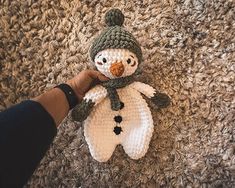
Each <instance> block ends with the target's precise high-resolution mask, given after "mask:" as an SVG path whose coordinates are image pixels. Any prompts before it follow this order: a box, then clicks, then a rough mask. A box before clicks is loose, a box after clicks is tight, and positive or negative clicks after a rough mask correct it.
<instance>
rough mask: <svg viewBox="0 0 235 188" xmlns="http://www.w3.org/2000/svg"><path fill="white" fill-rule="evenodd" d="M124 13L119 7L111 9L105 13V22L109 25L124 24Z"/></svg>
mask: <svg viewBox="0 0 235 188" xmlns="http://www.w3.org/2000/svg"><path fill="white" fill-rule="evenodd" d="M123 22H124V15H123V14H122V12H121V11H120V10H119V9H111V10H109V11H108V12H107V13H106V14H105V23H106V24H107V25H108V26H115V25H118V26H122V24H123Z"/></svg>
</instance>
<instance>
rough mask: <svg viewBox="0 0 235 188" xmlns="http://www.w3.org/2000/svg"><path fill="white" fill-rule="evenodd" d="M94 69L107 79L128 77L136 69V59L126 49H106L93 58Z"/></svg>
mask: <svg viewBox="0 0 235 188" xmlns="http://www.w3.org/2000/svg"><path fill="white" fill-rule="evenodd" d="M94 62H95V66H96V68H97V69H98V70H99V71H100V72H101V73H102V74H104V75H105V76H107V77H108V78H111V79H113V78H119V77H125V76H130V75H132V74H133V73H135V71H136V69H137V67H138V64H139V63H138V58H137V57H136V55H135V54H134V53H132V52H130V51H129V50H127V49H106V50H102V51H100V52H99V53H98V54H97V55H96V56H95V60H94Z"/></svg>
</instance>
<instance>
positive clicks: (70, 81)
mask: <svg viewBox="0 0 235 188" xmlns="http://www.w3.org/2000/svg"><path fill="white" fill-rule="evenodd" d="M66 84H68V85H69V86H70V87H71V88H72V89H73V91H74V93H75V94H76V97H77V99H78V102H80V101H81V100H82V99H83V97H84V96H83V95H82V94H81V92H79V88H78V86H77V84H76V82H75V81H74V80H73V79H72V80H69V81H67V82H66Z"/></svg>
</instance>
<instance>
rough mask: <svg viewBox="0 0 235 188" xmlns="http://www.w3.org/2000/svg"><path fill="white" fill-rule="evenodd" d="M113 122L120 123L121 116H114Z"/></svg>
mask: <svg viewBox="0 0 235 188" xmlns="http://www.w3.org/2000/svg"><path fill="white" fill-rule="evenodd" d="M114 121H116V122H117V123H121V122H122V116H115V117H114Z"/></svg>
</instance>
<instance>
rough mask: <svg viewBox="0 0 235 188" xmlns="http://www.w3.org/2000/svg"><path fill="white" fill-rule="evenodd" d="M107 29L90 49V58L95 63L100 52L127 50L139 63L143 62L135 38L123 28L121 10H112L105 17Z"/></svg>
mask: <svg viewBox="0 0 235 188" xmlns="http://www.w3.org/2000/svg"><path fill="white" fill-rule="evenodd" d="M105 22H106V24H107V25H108V27H107V28H105V29H104V31H103V32H102V33H101V34H100V35H99V36H98V37H97V38H96V39H95V40H94V42H93V43H92V46H91V48H90V57H91V59H92V61H94V59H95V56H96V54H97V53H98V52H100V51H102V50H105V49H127V50H129V51H131V52H132V53H134V54H135V55H136V57H137V58H138V61H139V63H140V62H141V61H142V51H141V48H140V45H139V43H138V41H137V40H136V39H135V37H134V36H133V35H132V34H131V33H129V32H128V31H126V30H125V29H124V28H123V27H121V26H122V24H123V22H124V15H123V14H122V12H121V11H120V10H119V9H111V10H109V11H108V12H107V13H106V15H105Z"/></svg>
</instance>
